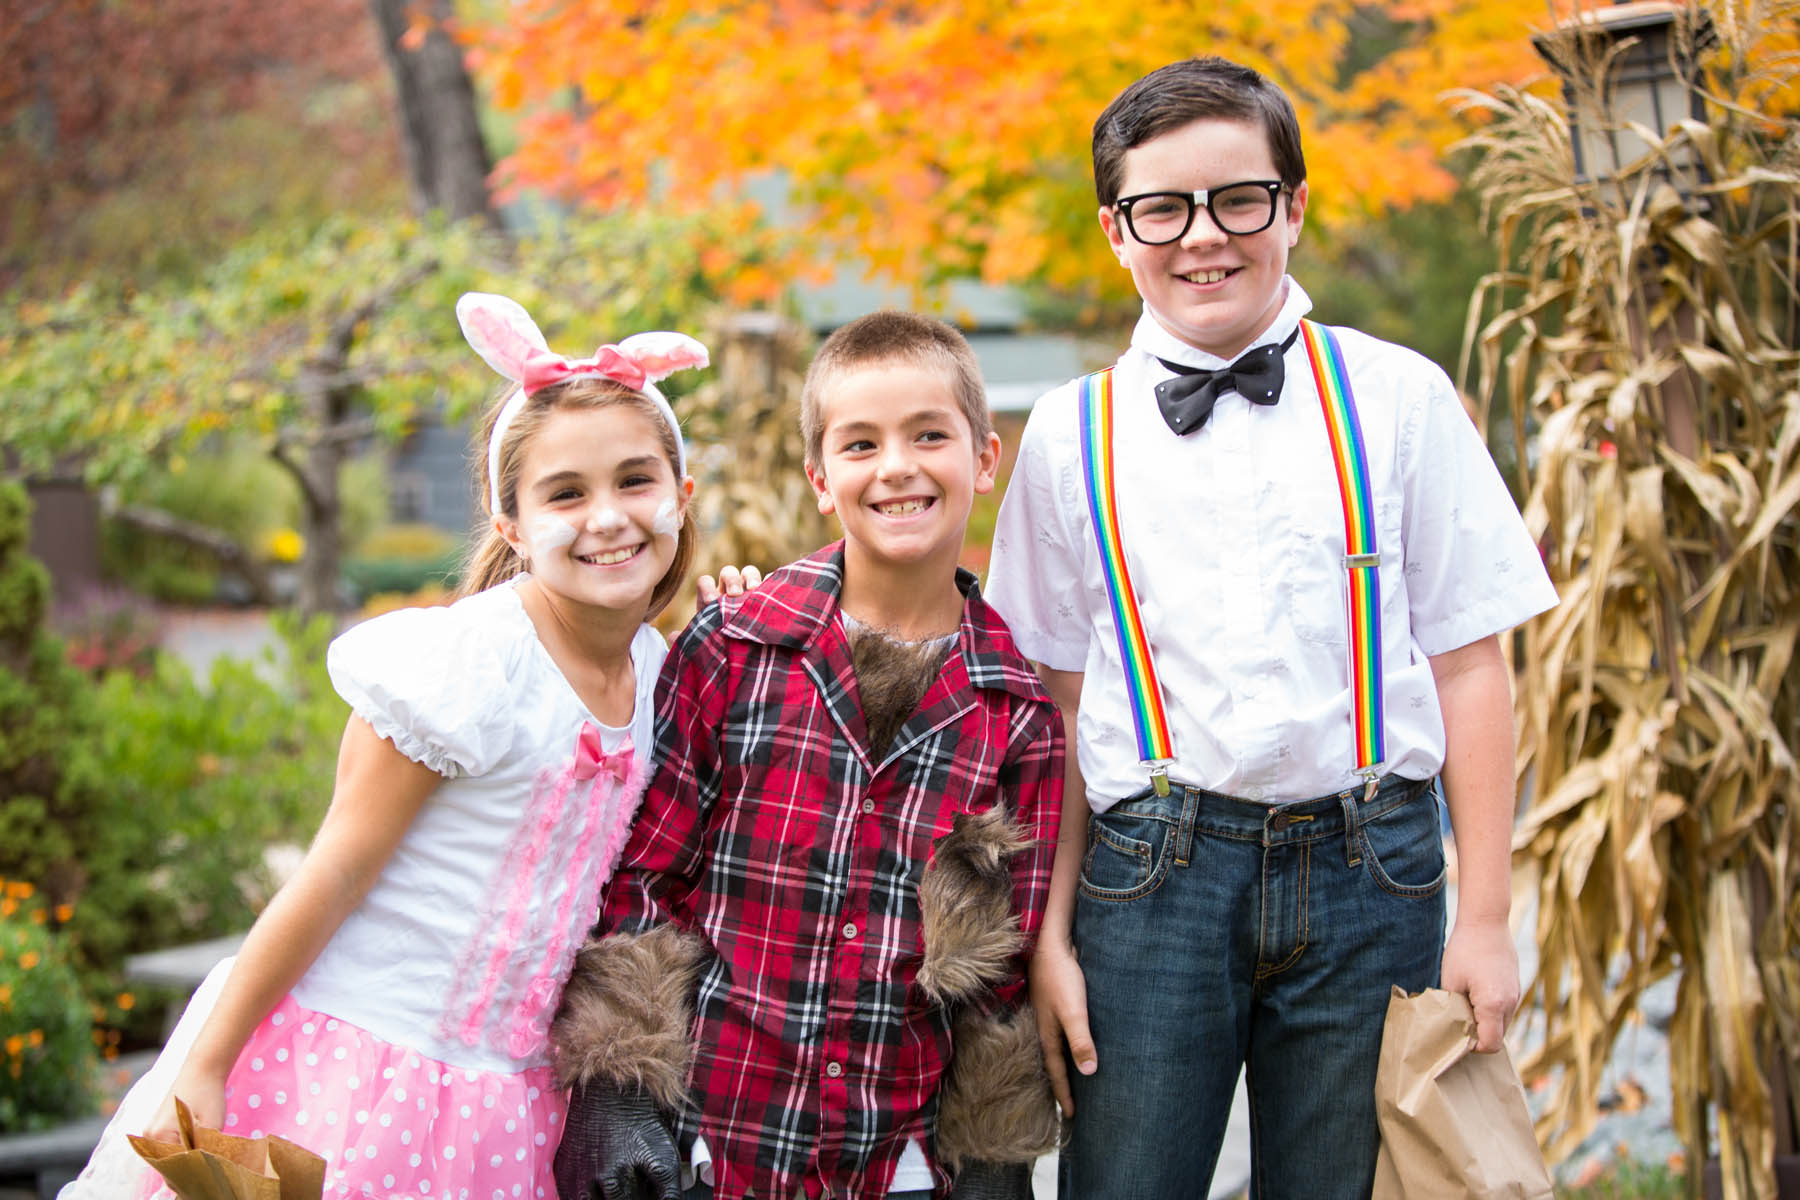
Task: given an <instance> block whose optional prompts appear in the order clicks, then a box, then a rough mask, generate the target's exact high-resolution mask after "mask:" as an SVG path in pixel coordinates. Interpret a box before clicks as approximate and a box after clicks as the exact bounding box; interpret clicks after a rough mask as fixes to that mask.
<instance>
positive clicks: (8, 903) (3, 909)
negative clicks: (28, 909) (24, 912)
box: [0, 896, 19, 917]
mask: <svg viewBox="0 0 1800 1200" xmlns="http://www.w3.org/2000/svg"><path fill="white" fill-rule="evenodd" d="M18 911H19V902H18V901H17V900H14V899H13V898H12V897H10V896H8V897H7V898H6V899H4V900H0V917H10V916H12V915H13V914H14V913H16V912H18Z"/></svg>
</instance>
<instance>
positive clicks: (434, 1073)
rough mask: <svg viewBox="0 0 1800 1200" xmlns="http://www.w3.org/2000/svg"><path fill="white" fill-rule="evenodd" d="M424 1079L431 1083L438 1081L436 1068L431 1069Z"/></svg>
mask: <svg viewBox="0 0 1800 1200" xmlns="http://www.w3.org/2000/svg"><path fill="white" fill-rule="evenodd" d="M426 1077H427V1078H428V1079H430V1080H431V1082H433V1083H436V1082H437V1081H438V1073H437V1068H436V1067H433V1068H431V1070H430V1071H429V1072H427V1073H426Z"/></svg>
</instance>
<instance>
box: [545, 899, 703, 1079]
mask: <svg viewBox="0 0 1800 1200" xmlns="http://www.w3.org/2000/svg"><path fill="white" fill-rule="evenodd" d="M705 956H706V946H705V943H703V942H702V941H701V940H700V939H699V938H697V937H695V936H694V935H693V934H691V933H684V932H683V931H682V930H680V929H678V928H676V927H675V926H673V925H658V926H657V927H656V928H654V929H651V930H649V931H648V932H645V933H639V934H632V933H615V934H610V935H608V936H607V937H603V938H601V939H599V940H598V941H591V942H589V943H588V944H587V945H586V946H583V947H582V949H581V953H580V954H579V955H577V956H576V958H575V970H574V973H573V974H571V975H570V976H569V983H568V986H567V987H565V988H564V989H563V997H562V1005H561V1007H559V1008H558V1009H557V1012H556V1020H555V1021H554V1022H553V1023H552V1024H551V1026H550V1048H551V1053H552V1055H553V1056H554V1058H555V1062H556V1081H557V1084H558V1085H559V1086H561V1087H565V1088H566V1087H573V1086H574V1085H576V1084H585V1083H591V1082H593V1081H595V1080H601V1081H604V1082H607V1083H611V1084H613V1085H615V1086H618V1087H621V1088H641V1089H643V1090H644V1091H645V1092H646V1093H648V1094H649V1096H650V1097H651V1098H652V1099H653V1100H655V1101H656V1103H657V1104H659V1105H661V1106H662V1107H663V1108H664V1109H666V1110H669V1111H674V1110H677V1109H679V1108H681V1107H682V1105H683V1103H684V1101H685V1098H686V1094H687V1076H688V1067H689V1065H690V1064H691V1063H692V1061H693V1057H694V1047H693V1039H692V1037H691V1036H690V1033H689V1028H690V1026H691V1024H692V1012H693V995H694V984H695V982H696V980H698V978H699V975H700V964H701V962H702V961H703V960H704V959H705Z"/></svg>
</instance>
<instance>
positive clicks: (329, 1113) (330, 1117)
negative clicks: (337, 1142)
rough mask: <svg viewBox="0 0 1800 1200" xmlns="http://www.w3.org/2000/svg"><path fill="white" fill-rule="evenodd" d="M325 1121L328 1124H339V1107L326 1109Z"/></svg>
mask: <svg viewBox="0 0 1800 1200" xmlns="http://www.w3.org/2000/svg"><path fill="white" fill-rule="evenodd" d="M325 1123H326V1124H327V1125H336V1124H337V1109H335V1108H331V1109H326V1110H325Z"/></svg>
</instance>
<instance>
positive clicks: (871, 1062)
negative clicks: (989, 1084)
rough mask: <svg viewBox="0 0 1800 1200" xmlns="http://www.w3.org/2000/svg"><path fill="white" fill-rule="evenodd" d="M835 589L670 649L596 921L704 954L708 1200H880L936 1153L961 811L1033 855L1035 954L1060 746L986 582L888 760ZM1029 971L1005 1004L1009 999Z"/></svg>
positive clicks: (1029, 915)
mask: <svg viewBox="0 0 1800 1200" xmlns="http://www.w3.org/2000/svg"><path fill="white" fill-rule="evenodd" d="M842 578H843V554H842V549H841V544H839V545H834V546H829V547H827V548H826V549H824V550H822V551H820V552H819V553H817V554H815V555H813V556H811V557H809V558H806V559H802V560H801V561H800V562H797V563H794V564H792V565H790V566H788V567H786V568H784V569H783V570H781V571H778V572H776V573H775V574H773V575H771V576H770V577H769V578H768V579H767V580H766V581H765V582H764V583H763V585H762V587H761V588H759V589H758V590H756V591H755V592H752V593H750V594H749V595H746V596H744V597H742V599H741V600H738V601H735V602H733V601H727V602H726V603H725V604H724V605H713V606H711V607H709V608H706V609H704V610H702V611H701V613H700V614H699V615H698V616H697V617H695V619H694V621H693V623H692V624H690V625H689V626H688V627H687V629H686V630H685V631H684V632H683V633H682V635H681V636H680V637H679V638H678V639H677V640H676V643H675V645H674V647H673V648H672V649H671V650H670V653H669V659H668V662H667V663H666V664H665V666H664V668H663V676H662V679H661V682H660V684H659V686H658V688H657V739H656V740H657V747H656V755H657V767H656V773H655V775H654V777H653V778H652V780H651V782H650V788H649V791H648V793H647V794H646V795H645V798H644V803H643V808H642V810H641V813H640V815H639V817H638V820H637V824H636V826H635V828H634V830H633V832H632V835H631V841H630V844H629V845H628V846H627V847H626V849H625V854H624V857H623V858H622V859H621V860H620V862H619V867H618V871H617V873H616V874H615V875H614V876H613V880H612V884H611V886H610V888H609V890H608V892H607V897H606V901H605V905H604V911H603V913H602V917H601V927H602V931H603V932H608V933H610V932H613V931H615V930H625V931H627V932H638V931H642V930H644V929H647V928H649V927H650V926H652V925H655V924H657V923H659V922H663V921H668V920H674V921H677V922H679V923H680V924H681V925H683V926H684V927H686V928H689V929H692V930H695V931H697V932H698V933H699V934H700V935H701V936H702V937H703V938H705V940H706V941H707V942H708V944H709V945H710V946H711V948H712V950H713V951H714V957H713V958H712V959H711V960H710V961H709V963H708V964H707V966H706V968H705V970H704V971H703V974H702V977H701V981H700V985H699V991H698V995H697V1000H696V1012H695V1022H694V1032H695V1042H696V1046H697V1057H696V1061H695V1066H694V1073H693V1076H692V1078H691V1081H690V1083H691V1091H692V1097H693V1105H692V1106H691V1108H690V1110H689V1111H687V1112H685V1113H683V1114H681V1115H680V1117H679V1118H678V1126H679V1130H678V1132H679V1135H680V1141H681V1144H682V1146H683V1149H684V1153H685V1152H686V1151H687V1150H688V1149H690V1148H691V1146H692V1143H693V1140H694V1137H695V1135H696V1134H703V1135H704V1136H705V1138H706V1142H707V1147H708V1149H709V1151H710V1153H711V1154H712V1158H713V1165H714V1173H715V1196H716V1198H717V1200H738V1198H739V1197H741V1196H743V1195H744V1194H745V1192H746V1191H747V1190H754V1192H755V1194H756V1195H757V1196H758V1197H764V1198H767V1200H789V1198H790V1197H792V1196H794V1195H796V1194H797V1193H799V1192H802V1191H803V1192H804V1193H805V1194H806V1195H808V1196H812V1197H819V1196H823V1195H832V1196H849V1197H857V1198H863V1197H867V1198H869V1200H876V1198H878V1197H881V1196H884V1195H885V1194H886V1193H887V1190H888V1185H889V1181H890V1180H891V1179H892V1178H893V1173H894V1166H895V1163H896V1162H897V1160H898V1159H899V1156H900V1153H901V1151H902V1150H903V1149H904V1147H905V1145H906V1143H907V1141H908V1140H909V1139H915V1138H916V1139H918V1140H919V1141H920V1142H921V1144H922V1145H924V1146H925V1148H926V1152H927V1154H930V1153H931V1146H932V1137H931V1128H932V1122H933V1121H934V1120H935V1116H936V1108H937V1105H936V1099H937V1090H938V1082H939V1079H940V1078H941V1077H942V1075H943V1073H944V1069H945V1065H946V1063H947V1060H948V1058H949V1056H950V1052H951V1046H950V1033H949V1031H950V1017H951V1014H950V1013H948V1012H946V1011H945V1010H944V1008H943V1007H942V1006H939V1005H934V1004H931V1003H929V1002H928V1001H927V1000H926V998H925V996H924V994H923V993H922V991H921V990H920V989H919V988H918V987H917V985H916V984H915V983H914V977H915V975H916V974H917V972H918V968H919V963H920V960H921V938H920V925H919V902H918V890H919V881H920V878H921V875H922V873H923V871H924V868H925V863H926V860H927V859H928V858H929V857H930V855H931V852H932V844H933V842H934V841H935V840H936V839H938V838H940V837H942V836H943V835H945V834H946V833H948V832H950V829H951V824H952V822H953V821H954V819H955V817H956V814H957V813H959V812H968V811H977V812H979V811H985V810H987V809H989V808H991V807H992V806H993V805H995V804H997V803H998V804H1004V805H1006V806H1007V807H1008V809H1010V810H1011V812H1012V814H1013V819H1014V820H1015V822H1017V823H1018V825H1019V826H1020V827H1021V828H1022V829H1023V830H1024V832H1025V833H1026V834H1027V835H1028V836H1030V837H1032V838H1034V839H1036V844H1035V846H1034V847H1033V848H1032V849H1030V850H1027V851H1025V852H1022V853H1020V854H1018V855H1016V856H1015V857H1014V860H1013V871H1014V903H1015V906H1016V908H1017V911H1018V915H1019V923H1020V927H1021V930H1022V931H1023V932H1024V933H1025V935H1026V938H1027V946H1029V944H1030V939H1032V938H1034V937H1035V935H1036V932H1037V929H1038V925H1039V923H1040V921H1041V918H1042V915H1043V906H1044V898H1045V894H1046V892H1047V891H1048V888H1049V883H1050V860H1051V855H1052V853H1053V850H1054V847H1055V844H1056V830H1057V820H1058V816H1059V811H1060V800H1061V792H1062V750H1063V747H1062V726H1061V722H1060V721H1059V719H1058V717H1057V714H1056V709H1055V707H1054V706H1053V705H1052V703H1051V701H1050V699H1049V697H1048V696H1047V695H1046V694H1045V693H1044V691H1043V688H1042V686H1041V684H1040V683H1039V681H1038V678H1037V676H1036V675H1035V674H1034V673H1033V672H1032V669H1031V666H1030V664H1029V663H1027V662H1026V661H1025V659H1024V658H1023V657H1022V656H1021V655H1020V654H1019V652H1018V650H1017V649H1016V648H1015V647H1014V646H1013V641H1012V636H1011V635H1010V634H1009V633H1008V632H1007V631H1006V627H1005V625H1003V624H1002V623H1001V621H1000V618H999V617H998V616H996V615H995V614H994V612H993V610H992V609H990V608H988V606H987V605H986V604H985V603H984V602H983V601H982V599H981V596H980V594H979V592H978V591H977V589H976V587H975V580H974V577H973V576H972V575H969V574H967V573H966V572H959V576H958V585H959V586H960V587H961V588H962V590H963V592H964V593H965V595H966V597H967V599H966V601H965V603H964V606H963V616H962V625H961V629H960V632H959V633H958V635H957V641H956V646H955V649H954V650H952V652H951V653H950V655H949V657H948V658H947V659H946V661H945V663H944V667H943V670H942V672H941V674H940V675H939V677H938V678H937V679H936V680H934V681H933V682H932V684H931V687H930V688H929V689H928V690H927V691H926V693H925V695H924V696H923V697H922V698H921V699H920V701H919V706H918V708H917V709H916V710H915V711H914V713H913V714H912V716H911V717H910V718H908V720H907V722H906V724H905V725H904V726H902V727H901V729H900V731H899V733H898V734H896V735H895V737H894V740H893V745H892V747H891V748H890V749H889V751H888V753H887V756H886V758H885V759H884V760H883V761H882V762H879V763H875V762H871V761H869V751H868V737H867V733H866V731H865V728H864V724H863V713H862V706H861V703H860V701H859V699H858V693H857V687H856V675H855V672H854V670H853V669H852V667H851V662H850V650H849V644H848V642H847V641H846V639H845V635H844V631H843V628H842V625H841V623H840V622H839V621H838V620H837V611H838V592H839V589H840V586H841V583H842ZM1017 968H1018V969H1017V970H1015V971H1014V972H1013V974H1012V976H1011V978H1010V979H1009V981H1008V982H1007V983H1005V984H1004V985H1002V986H1001V987H1000V988H998V989H997V992H998V994H997V995H996V996H995V997H994V1001H995V1002H996V1003H997V1004H999V1005H1010V1004H1014V1003H1017V1002H1018V999H1019V996H1020V993H1021V990H1022V988H1023V976H1024V957H1023V954H1021V956H1020V958H1019V960H1018V964H1017ZM939 1178H940V1179H942V1174H941V1172H940V1175H939Z"/></svg>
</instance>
